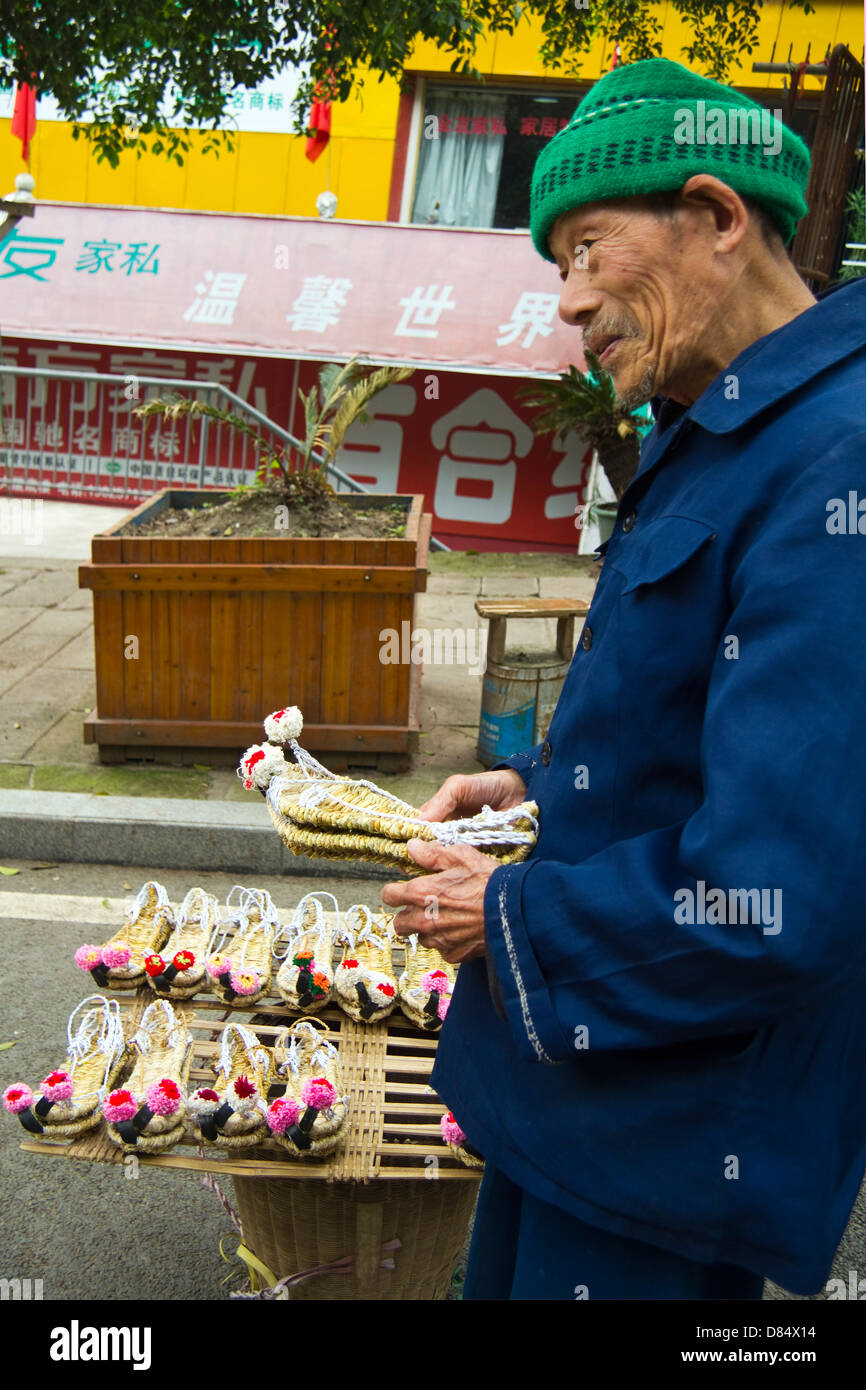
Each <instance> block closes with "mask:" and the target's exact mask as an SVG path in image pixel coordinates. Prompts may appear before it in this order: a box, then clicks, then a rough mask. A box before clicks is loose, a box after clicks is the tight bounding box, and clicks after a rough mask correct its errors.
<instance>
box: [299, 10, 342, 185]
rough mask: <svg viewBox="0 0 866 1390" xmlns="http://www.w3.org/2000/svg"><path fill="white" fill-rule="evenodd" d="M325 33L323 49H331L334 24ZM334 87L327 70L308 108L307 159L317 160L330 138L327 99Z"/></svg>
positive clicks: (330, 74)
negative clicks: (309, 132)
mask: <svg viewBox="0 0 866 1390" xmlns="http://www.w3.org/2000/svg"><path fill="white" fill-rule="evenodd" d="M325 33H326V34H327V38H326V39H325V48H326V49H331V48H333V46H334V43H335V42H336V38H337V26H336V24H329V25H328V27H327V29H326V30H325ZM334 87H335V78H334V74H333V72H332V71H331V69H330V68H329V69H328V74H327V79H326V81H325V82H319V83H317V85H316V90H315V92H314V93H313V104H312V107H311V108H310V119H309V123H308V129H309V130H311V131H312V134H311V136H310V138H309V139H308V141H307V148H306V156H307V159H311V160H316V159H318V158H319V155H320V154H321V153H322V150H323V149H325V147H326V145H327V143H328V141H329V140H330V138H331V103H330V101H329V100H327V98H328V97H333V96H334V95H335V92H334Z"/></svg>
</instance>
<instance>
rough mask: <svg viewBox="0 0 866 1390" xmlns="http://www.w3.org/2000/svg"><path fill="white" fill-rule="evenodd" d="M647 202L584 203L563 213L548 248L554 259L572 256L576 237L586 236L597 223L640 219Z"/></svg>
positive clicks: (625, 200)
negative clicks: (637, 216)
mask: <svg viewBox="0 0 866 1390" xmlns="http://www.w3.org/2000/svg"><path fill="white" fill-rule="evenodd" d="M646 207H647V200H646V199H645V198H605V199H599V200H597V201H596V202H593V203H581V204H579V205H578V206H576V207H573V208H569V210H568V212H563V213H560V215H559V217H557V219H556V221H555V222H554V223H553V225H552V226H551V228H550V231H549V232H548V235H547V244H548V246H549V248H550V251H551V254H552V255H553V256H557V255H569V254H570V252H571V250H572V244H573V242H574V240H575V238H576V237H579V236H582V235H584V234H585V233H586V231H587V229H588V228H589V227H590V226H591V224H592V223H593V222H602V221H603V222H608V221H610V220H611V219H612V218H614V217H616V218H622V217H623V215H625V216H630V215H637V214H638V213H641V212H645V211H646Z"/></svg>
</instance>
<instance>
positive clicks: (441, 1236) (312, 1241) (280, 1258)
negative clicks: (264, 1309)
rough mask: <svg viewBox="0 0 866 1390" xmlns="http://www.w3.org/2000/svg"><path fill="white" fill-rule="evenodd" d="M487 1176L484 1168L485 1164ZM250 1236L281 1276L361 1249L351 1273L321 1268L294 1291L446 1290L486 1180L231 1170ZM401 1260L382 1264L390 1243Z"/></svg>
mask: <svg viewBox="0 0 866 1390" xmlns="http://www.w3.org/2000/svg"><path fill="white" fill-rule="evenodd" d="M479 1179H480V1174H479ZM233 1181H234V1188H235V1196H236V1200H237V1208H238V1214H239V1216H240V1218H241V1222H242V1223H243V1228H244V1241H245V1243H246V1245H247V1247H248V1248H249V1249H250V1250H251V1251H252V1252H253V1253H254V1254H256V1255H257V1256H258V1257H259V1259H260V1260H263V1261H264V1263H265V1264H266V1265H267V1266H268V1268H269V1269H271V1270H273V1272H274V1273H275V1274H276V1275H277V1276H278V1278H281V1279H282V1278H285V1277H286V1276H287V1275H290V1274H296V1273H300V1272H301V1271H303V1270H308V1269H314V1268H316V1267H317V1266H319V1265H323V1264H330V1263H332V1262H333V1261H335V1260H343V1259H345V1257H346V1256H351V1257H353V1259H354V1268H353V1269H352V1270H351V1271H350V1272H348V1273H339V1274H335V1273H326V1274H314V1275H311V1276H310V1277H309V1278H308V1279H305V1280H303V1281H302V1282H301V1283H298V1284H294V1285H291V1286H290V1290H289V1297H290V1299H291V1300H292V1301H295V1300H303V1301H305V1302H312V1301H315V1300H323V1301H334V1302H336V1301H362V1302H363V1301H379V1300H382V1301H386V1302H388V1301H392V1300H401V1301H402V1300H406V1299H409V1300H411V1299H419V1300H425V1299H426V1300H429V1299H444V1298H445V1295H446V1294H447V1292H448V1289H449V1286H450V1284H451V1280H452V1278H453V1275H454V1271H455V1269H456V1268H457V1265H458V1263H459V1260H460V1252H461V1250H462V1248H463V1243H464V1241H465V1239H466V1232H467V1230H468V1227H469V1222H470V1220H471V1218H472V1211H473V1207H474V1205H475V1197H476V1194H477V1191H478V1185H477V1183H474V1182H437V1181H436V1180H435V1178H433V1179H426V1178H419V1179H417V1180H415V1181H405V1182H392V1181H388V1180H387V1179H380V1180H379V1181H376V1182H371V1183H366V1184H365V1183H346V1182H343V1183H328V1184H325V1183H310V1182H303V1181H294V1180H292V1179H291V1178H279V1179H274V1178H240V1177H236V1178H234V1179H233ZM395 1237H396V1238H397V1239H398V1240H399V1241H400V1248H399V1249H397V1250H391V1251H388V1252H387V1256H388V1257H390V1258H393V1260H394V1268H393V1269H383V1268H382V1267H381V1263H382V1260H383V1258H386V1256H384V1255H383V1252H382V1245H383V1243H385V1242H389V1241H391V1240H393V1239H394V1238H395Z"/></svg>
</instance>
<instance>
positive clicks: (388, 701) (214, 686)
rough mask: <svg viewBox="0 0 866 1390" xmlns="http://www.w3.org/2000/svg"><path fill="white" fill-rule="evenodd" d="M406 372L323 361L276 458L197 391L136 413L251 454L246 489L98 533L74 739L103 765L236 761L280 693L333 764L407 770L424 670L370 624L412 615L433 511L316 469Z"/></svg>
mask: <svg viewBox="0 0 866 1390" xmlns="http://www.w3.org/2000/svg"><path fill="white" fill-rule="evenodd" d="M410 372H411V369H410V368H401V369H393V368H384V369H381V370H380V371H376V372H373V373H372V374H369V375H364V374H363V373H361V372H360V371H359V369H358V368H357V365H356V363H354V362H351V363H349V364H347V366H346V367H343V368H339V367H337V366H336V365H335V364H328V365H327V366H326V367H325V368H323V370H322V373H321V375H320V386H319V393H317V392H316V390H315V388H314V389H313V390H311V392H310V393H309V396H308V397H306V398H304V404H305V408H306V416H307V426H308V428H307V439H306V442H305V444H304V445H303V446H302V447H300V448H298V449H296V450H288V451H285V452H284V453H283V454H281V455H278V456H277V455H274V454H273V453H272V452H269V451H268V450H267V448H266V446H265V442H264V441H263V440H262V439H261V437H260V436H258V435H257V432H256V431H254V430H252V429H251V428H250V426H248V425H247V424H246V422H245V421H243V420H240V419H239V418H238V417H236V416H231V415H229V414H228V413H226V412H223V411H218V410H216V409H215V408H214V407H211V406H206V405H204V404H202V403H201V402H199V401H190V400H183V399H178V400H175V401H171V402H166V401H149V402H147V404H146V405H143V406H141V407H139V412H140V413H141V414H142V415H152V414H156V413H158V412H166V413H172V414H174V415H178V414H182V413H188V414H192V415H195V414H204V415H208V416H209V417H210V418H213V419H216V420H219V421H221V422H223V423H226V424H228V425H229V426H231V427H234V428H238V429H243V430H244V431H245V432H247V433H249V434H252V435H253V436H254V437H255V438H256V439H257V441H258V443H259V444H260V445H261V447H262V463H261V466H260V469H259V473H258V476H257V483H256V485H255V486H253V487H249V488H241V489H235V490H234V491H233V492H218V491H216V490H214V489H196V488H183V489H181V488H169V489H166V490H165V491H163V492H160V493H157V494H156V495H154V496H153V497H152V498H149V499H148V500H147V501H145V502H143V503H142V504H141V506H139V507H138V508H137V509H136V510H135V511H134V512H132V513H131V514H130V515H129V516H127V517H124V518H123V519H122V520H121V521H119V522H118V524H117V525H116V526H113V527H111V528H110V529H109V530H108V531H105V532H103V533H102V534H101V535H98V536H94V537H93V541H92V548H91V563H90V564H88V565H82V566H81V567H80V569H79V587H81V588H89V589H92V591H93V618H94V639H95V654H96V685H97V706H96V710H95V711H94V712H93V713H92V714H90V715H89V716H88V717H87V719H86V721H85V724H84V740H85V742H86V743H95V744H97V745H98V748H99V756H100V760H101V761H106V762H107V761H111V762H116V761H121V760H123V759H125V758H129V757H135V758H141V757H150V758H158V759H160V760H182V761H190V762H192V761H198V760H199V759H200V758H201V756H202V754H203V753H204V752H207V753H208V755H209V758H210V760H211V761H224V762H226V763H229V762H232V761H236V759H237V755H238V751H239V750H241V749H243V748H245V747H247V746H248V745H249V744H250V743H254V742H256V741H257V740H258V738H259V737H260V734H261V721H262V718H263V717H264V715H265V714H268V713H270V712H271V711H272V710H274V709H279V708H280V707H281V706H283V705H285V704H286V703H291V704H298V705H300V706H301V708H302V709H303V710H304V714H305V724H304V732H305V736H306V737H307V738H308V743H307V746H308V747H309V748H310V749H311V750H312V751H314V752H320V753H324V754H327V758H328V764H329V766H331V767H333V768H334V769H335V770H340V769H341V768H343V767H345V766H348V765H349V764H350V763H353V764H356V765H360V766H368V767H370V766H378V767H381V768H383V769H390V770H394V771H398V770H405V769H406V768H407V767H408V766H409V761H410V758H411V755H412V753H413V752H414V751H415V750H416V747H417V742H418V732H419V703H420V680H421V667H420V666H418V665H413V664H407V665H401V664H386V663H383V662H382V661H381V660H380V653H381V651H382V647H383V642H382V639H381V637H380V633H381V632H382V630H383V629H394V630H395V631H396V632H398V633H399V632H400V631H401V630H402V629H401V624H402V623H403V622H406V621H408V622H410V623H412V624H413V625H414V620H415V594H416V593H418V592H420V591H423V590H424V589H425V588H426V582H427V550H428V545H429V539H430V530H431V523H432V518H431V517H430V515H429V514H426V513H424V512H423V510H422V508H423V497H422V496H420V495H418V496H390V495H386V494H370V493H367V494H348V493H345V494H336V493H334V492H333V490H332V489H331V488H330V487H329V485H328V484H327V481H326V473H325V467H324V465H325V464H326V463H327V462H328V461H329V460H330V459H332V458H333V456H334V454H335V453H336V450H337V448H338V447H339V444H340V442H341V440H342V437H343V435H344V434H345V431H346V430H347V429H348V427H349V425H350V424H351V423H352V421H353V420H355V419H358V418H360V419H362V420H363V419H365V418H367V417H366V416H365V413H364V406H365V404H366V403H367V402H369V400H371V399H372V397H373V395H375V394H376V392H377V391H379V390H381V389H383V387H384V386H386V385H388V384H389V383H390V382H391V381H394V380H401V379H402V378H403V377H405V376H408V375H409V374H410ZM319 395H320V396H321V401H320V400H319ZM317 448H323V450H324V457H321V456H320V457H319V458H318V459H316V456H315V453H314V450H316V449H317ZM308 711H309V713H308ZM219 750H224V753H223V756H222V757H221V758H220V757H219V756H216V757H215V756H214V755H215V754H217V755H218V754H219Z"/></svg>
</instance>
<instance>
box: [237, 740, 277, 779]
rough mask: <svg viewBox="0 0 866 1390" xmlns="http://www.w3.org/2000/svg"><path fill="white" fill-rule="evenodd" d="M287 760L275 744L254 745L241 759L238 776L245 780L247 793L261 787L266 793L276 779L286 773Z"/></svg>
mask: <svg viewBox="0 0 866 1390" xmlns="http://www.w3.org/2000/svg"><path fill="white" fill-rule="evenodd" d="M285 769H286V760H285V758H284V757H283V755H282V752H281V750H280V749H279V748H274V746H273V744H269V743H265V744H259V743H254V744H253V746H252V748H248V749H247V751H246V753H244V756H243V757H242V758H241V761H240V766H239V768H238V776H239V777H241V778H242V779H243V784H244V786H245V787H246V789H247V791H251V790H252V788H253V787H261V789H262V790H263V791H265V790H266V789H267V788H268V787H269V786H270V783H271V781H272V779H273V778H274V777H278V776H279V775H280V773H282V772H285Z"/></svg>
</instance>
